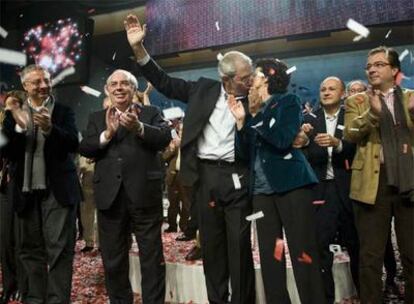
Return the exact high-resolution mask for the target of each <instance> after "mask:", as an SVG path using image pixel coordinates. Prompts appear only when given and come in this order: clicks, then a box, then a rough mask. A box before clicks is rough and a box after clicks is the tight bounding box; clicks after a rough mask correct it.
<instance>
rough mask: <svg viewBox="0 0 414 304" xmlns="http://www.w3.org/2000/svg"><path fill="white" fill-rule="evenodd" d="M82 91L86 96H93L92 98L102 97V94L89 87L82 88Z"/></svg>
mask: <svg viewBox="0 0 414 304" xmlns="http://www.w3.org/2000/svg"><path fill="white" fill-rule="evenodd" d="M81 90H82V91H84V92H85V93H86V94H89V95H92V96H95V97H99V96H101V92H99V91H97V90H95V89H92V88H90V87H88V86H81Z"/></svg>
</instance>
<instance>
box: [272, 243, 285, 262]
mask: <svg viewBox="0 0 414 304" xmlns="http://www.w3.org/2000/svg"><path fill="white" fill-rule="evenodd" d="M284 246H285V244H284V242H283V239H280V238H276V244H275V250H274V253H273V256H274V258H275V260H276V261H279V262H280V261H281V260H282V258H283V248H284Z"/></svg>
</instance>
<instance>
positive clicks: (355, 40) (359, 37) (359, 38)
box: [352, 35, 364, 42]
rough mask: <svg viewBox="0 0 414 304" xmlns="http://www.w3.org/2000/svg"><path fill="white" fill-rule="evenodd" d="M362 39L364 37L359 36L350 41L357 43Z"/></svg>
mask: <svg viewBox="0 0 414 304" xmlns="http://www.w3.org/2000/svg"><path fill="white" fill-rule="evenodd" d="M362 38H364V36H361V35H359V36H355V37H354V39H352V41H353V42H357V41H359V40H361V39H362Z"/></svg>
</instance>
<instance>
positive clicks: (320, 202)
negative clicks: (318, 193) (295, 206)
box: [312, 200, 325, 205]
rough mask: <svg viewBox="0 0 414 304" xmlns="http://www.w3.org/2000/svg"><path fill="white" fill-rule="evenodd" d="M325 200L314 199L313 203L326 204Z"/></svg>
mask: <svg viewBox="0 0 414 304" xmlns="http://www.w3.org/2000/svg"><path fill="white" fill-rule="evenodd" d="M324 204H325V201H324V200H319V201H313V202H312V205H324Z"/></svg>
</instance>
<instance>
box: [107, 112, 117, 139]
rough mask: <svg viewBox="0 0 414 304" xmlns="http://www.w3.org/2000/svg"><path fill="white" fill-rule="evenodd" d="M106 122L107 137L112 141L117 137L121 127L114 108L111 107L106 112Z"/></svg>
mask: <svg viewBox="0 0 414 304" xmlns="http://www.w3.org/2000/svg"><path fill="white" fill-rule="evenodd" d="M105 122H106V130H105V137H106V138H107V139H112V137H113V136H114V135H115V132H116V130H118V127H119V115H118V113H117V112H116V109H115V108H114V107H109V108H108V109H107V110H106V115H105Z"/></svg>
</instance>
